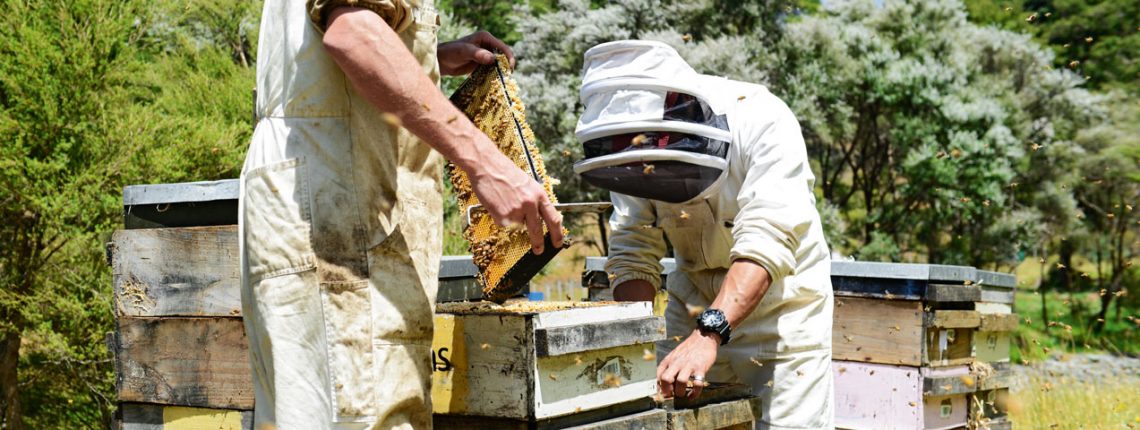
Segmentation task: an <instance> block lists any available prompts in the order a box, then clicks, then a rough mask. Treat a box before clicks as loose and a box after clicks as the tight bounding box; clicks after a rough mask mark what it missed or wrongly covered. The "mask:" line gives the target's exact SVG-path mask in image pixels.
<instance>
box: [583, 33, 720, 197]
mask: <svg viewBox="0 0 1140 430" xmlns="http://www.w3.org/2000/svg"><path fill="white" fill-rule="evenodd" d="M709 78H710V77H707V76H704V75H701V74H699V73H697V72H696V71H695V70H693V68H692V67H690V66H689V65H688V63H685V60H683V59H682V58H681V56H680V55H678V54H677V51H675V50H674V49H673V48H672V47H670V46H669V45H666V44H664V43H660V42H650V41H642V40H624V41H617V42H609V43H603V44H601V45H598V46H595V47H593V48H590V50H588V51H586V54H585V64H584V66H583V70H582V89H581V100H582V104H584V105H585V110H584V112H583V113H582V117H581V119H579V121H578V128H577V130H576V131H575V134H576V136H577V138H578V141H579V142H582V146H583V152H584V154H585V158H584V159H583V160H581V161H579V162H577V163H575V164H574V172H575V173H577V174H579V175H581V176H582V178H583V179H584V180H585V181H586V182H588V183H590V184H592V185H594V186H597V187H600V188H604V189H606V190H610V191H613V192H616V193H621V194H626V195H630V196H635V197H642V198H647V199H652V200H660V201H664V202H669V203H684V202H689V201H692V200H696V199H700V198H704V197H707V196H709V195H711V194H712V192H713V191H715V189H716V188H717V185H719V184H720V182H722V181H723V180H724V177H725V176H727V172H728V162H729V160H728V154H729V151H728V149H729V145H731V143H732V134H731V133H730V132H729V129H728V121H727V119H726V117H725V114H724V109H720V108H719V106H717V105H716V100H717V99H723V97H719V98H718V97H714V95H715V92H714V90H713V87H712V86H711V85H708V82H710V79H709Z"/></svg>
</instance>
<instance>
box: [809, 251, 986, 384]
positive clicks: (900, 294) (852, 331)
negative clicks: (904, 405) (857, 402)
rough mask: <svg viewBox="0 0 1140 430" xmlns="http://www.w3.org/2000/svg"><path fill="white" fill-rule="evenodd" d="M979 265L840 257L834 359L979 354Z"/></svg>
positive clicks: (915, 360) (834, 274)
mask: <svg viewBox="0 0 1140 430" xmlns="http://www.w3.org/2000/svg"><path fill="white" fill-rule="evenodd" d="M977 272H978V271H977V270H976V269H974V268H972V267H964V266H941V265H928V264H894V263H865V262H849V261H834V262H832V270H831V282H832V286H833V288H834V290H835V297H836V298H835V321H834V326H833V330H832V333H833V337H832V348H833V350H834V351H833V354H834V357H835V359H837V360H850V361H863V362H869V363H881V364H895V365H906V366H955V365H961V364H969V363H972V362H973V361H974V345H975V332H976V331H977V330H978V328H979V327H980V326H981V323H982V318H981V314H980V313H979V312H978V311H977V310H975V309H974V308H975V303H976V302H978V301H980V300H981V298H982V289H981V287H980V286H979V285H978V283H977V279H978V273H977Z"/></svg>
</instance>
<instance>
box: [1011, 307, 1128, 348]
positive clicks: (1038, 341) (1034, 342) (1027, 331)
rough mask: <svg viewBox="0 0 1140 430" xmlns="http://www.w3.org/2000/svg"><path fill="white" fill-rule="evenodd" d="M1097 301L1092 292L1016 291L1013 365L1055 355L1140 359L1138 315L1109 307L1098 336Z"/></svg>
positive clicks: (1126, 309)
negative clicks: (1101, 354) (1018, 322)
mask: <svg viewBox="0 0 1140 430" xmlns="http://www.w3.org/2000/svg"><path fill="white" fill-rule="evenodd" d="M1041 294H1045V305H1046V306H1047V307H1048V312H1047V313H1046V314H1045V316H1047V317H1048V318H1049V322H1048V323H1046V322H1045V321H1044V320H1042V318H1043V315H1042V312H1041V310H1042V304H1041ZM1099 299H1100V296H1099V294H1098V293H1095V292H1080V293H1072V294H1061V293H1058V292H1054V291H1050V292H1046V293H1039V292H1037V291H1036V290H1033V291H1018V292H1017V296H1016V303H1015V307H1014V311H1015V312H1017V314H1018V315H1019V316H1020V317H1021V325H1020V326H1019V327H1018V329H1017V333H1016V335H1015V336H1014V339H1013V343H1014V345H1013V350H1012V351H1011V355H1012V356H1011V358H1012V359H1013V361H1014V362H1021V363H1025V362H1031V361H1037V360H1041V359H1044V358H1046V357H1048V356H1049V355H1051V354H1052V353H1055V352H1060V353H1079V352H1106V353H1111V354H1120V355H1129V356H1134V357H1135V356H1140V335H1137V330H1138V329H1140V312H1137V310H1136V309H1130V308H1127V307H1125V308H1123V309H1122V311H1121V312H1120V314H1119V315H1118V314H1117V311H1116V306H1112V307H1110V308H1109V311H1108V315H1107V316H1106V318H1105V327H1104V330H1102V331H1101V332H1100V333H1099V334H1097V333H1094V332H1093V331H1092V323H1093V318H1094V316H1095V313H1096V311H1097V310H1098V309H1099V306H1100V303H1099ZM1074 309H1076V310H1077V312H1076V313H1074V312H1073V311H1074Z"/></svg>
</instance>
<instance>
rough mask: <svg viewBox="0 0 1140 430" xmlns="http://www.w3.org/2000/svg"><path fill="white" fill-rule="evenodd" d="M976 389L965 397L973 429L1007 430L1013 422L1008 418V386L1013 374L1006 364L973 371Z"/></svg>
mask: <svg viewBox="0 0 1140 430" xmlns="http://www.w3.org/2000/svg"><path fill="white" fill-rule="evenodd" d="M974 373H975V375H976V377H977V381H978V383H977V387H976V390H975V391H974V392H973V393H970V394H969V395H968V396H967V401H968V402H969V408H970V412H969V413H970V420H971V422H972V423H974V424H976V427H975V428H989V429H990V430H1009V429H1012V428H1013V422H1012V421H1010V419H1009V416H1008V413H1007V412H1008V410H1007V408H1008V404H1009V399H1010V391H1009V389H1010V385H1011V384H1012V383H1013V378H1014V373H1013V370H1012V369H1011V368H1010V365H1009V363H1008V362H1006V363H993V364H992V365H991V364H986V365H982V366H978V368H977V369H976V370H975V372H974Z"/></svg>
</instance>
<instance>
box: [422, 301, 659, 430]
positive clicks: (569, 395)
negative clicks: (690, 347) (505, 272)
mask: <svg viewBox="0 0 1140 430" xmlns="http://www.w3.org/2000/svg"><path fill="white" fill-rule="evenodd" d="M664 333H665V321H664V319H663V318H661V317H657V316H654V315H653V312H652V308H651V306H650V305H649V304H648V303H589V302H527V301H508V302H507V303H506V304H504V305H495V304H493V303H482V302H481V303H447V304H440V305H438V307H437V308H436V318H435V338H434V340H433V346H432V348H433V350H434V352H435V355H436V368H435V372H433V374H432V405H433V408H434V412H435V413H436V414H445V415H462V416H469V417H492V418H503V419H507V420H513V421H516V422H518V423H519V425H522V424H526V423H538V422H541V421H544V420H550V419H553V418H557V417H560V416H565V415H571V414H577V413H582V412H584V411H590V410H595V409H605V408H609V407H612V406H615V405H620V404H623V403H627V402H638V401H641V402H644V401H645V400H647V399H649V398H650V397H651V396H652V395H653V394H654V393H655V392H656V382H655V381H656V375H657V373H656V369H657V362H656V360H655V358H654V351H655V347H654V342H656V341H658V340H662V339H664V338H665V335H664ZM441 419H444V420H445V419H446V418H437V420H441ZM502 425H506V426H508V427H509V426H510V425H509V424H507V423H503V424H502Z"/></svg>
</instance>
